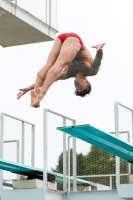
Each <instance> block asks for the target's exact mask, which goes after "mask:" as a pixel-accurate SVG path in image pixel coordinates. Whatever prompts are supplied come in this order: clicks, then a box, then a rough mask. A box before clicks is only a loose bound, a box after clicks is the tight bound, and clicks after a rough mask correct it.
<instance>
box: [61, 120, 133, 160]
mask: <svg viewBox="0 0 133 200" xmlns="http://www.w3.org/2000/svg"><path fill="white" fill-rule="evenodd" d="M57 130H60V131H62V132H65V133H68V134H69V135H72V136H73V137H76V138H79V139H81V140H83V141H85V142H88V143H90V144H92V145H94V146H96V147H99V148H101V149H103V150H105V151H107V152H109V153H111V154H114V155H116V156H118V157H120V158H122V159H124V160H126V161H128V162H130V163H133V146H132V145H131V144H130V143H129V142H125V141H123V140H121V139H120V138H118V137H116V136H113V135H111V134H110V133H107V132H105V131H102V130H100V129H98V128H96V127H94V126H91V125H89V124H87V125H76V126H66V127H57Z"/></svg>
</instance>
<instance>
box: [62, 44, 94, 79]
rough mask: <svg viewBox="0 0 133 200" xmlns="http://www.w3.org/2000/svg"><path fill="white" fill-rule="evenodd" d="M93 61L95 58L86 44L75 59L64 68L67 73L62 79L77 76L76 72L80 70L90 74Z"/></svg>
mask: <svg viewBox="0 0 133 200" xmlns="http://www.w3.org/2000/svg"><path fill="white" fill-rule="evenodd" d="M92 63H93V58H92V56H91V54H90V52H89V51H88V49H87V48H86V47H85V45H83V47H82V48H81V50H80V51H79V52H78V54H77V55H76V57H75V58H74V60H73V61H72V62H71V63H69V64H68V65H66V67H65V69H64V71H65V73H64V75H63V76H62V77H61V78H60V79H68V78H71V77H75V74H76V73H78V72H80V73H83V74H85V75H87V76H89V74H90V70H91V66H92Z"/></svg>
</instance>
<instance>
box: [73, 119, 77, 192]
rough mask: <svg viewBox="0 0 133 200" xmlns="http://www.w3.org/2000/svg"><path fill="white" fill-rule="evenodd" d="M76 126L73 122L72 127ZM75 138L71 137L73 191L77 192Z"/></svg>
mask: <svg viewBox="0 0 133 200" xmlns="http://www.w3.org/2000/svg"><path fill="white" fill-rule="evenodd" d="M75 125H76V121H73V126H75ZM76 161H77V157H76V138H75V137H73V191H74V192H76V191H77V183H76V176H77V167H76Z"/></svg>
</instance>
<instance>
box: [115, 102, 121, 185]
mask: <svg viewBox="0 0 133 200" xmlns="http://www.w3.org/2000/svg"><path fill="white" fill-rule="evenodd" d="M114 110H115V135H116V136H117V137H119V114H118V112H119V111H118V102H117V101H116V102H115V105H114ZM119 185H120V158H119V157H118V156H116V187H117V188H118V187H119Z"/></svg>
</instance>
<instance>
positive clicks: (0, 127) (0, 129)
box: [0, 113, 4, 200]
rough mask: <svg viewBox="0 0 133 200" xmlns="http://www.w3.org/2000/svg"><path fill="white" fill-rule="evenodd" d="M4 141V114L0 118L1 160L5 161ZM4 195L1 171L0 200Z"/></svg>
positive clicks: (1, 173)
mask: <svg viewBox="0 0 133 200" xmlns="http://www.w3.org/2000/svg"><path fill="white" fill-rule="evenodd" d="M3 140H4V113H1V116H0V159H3ZM2 194H3V171H2V170H0V198H1V200H2Z"/></svg>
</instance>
